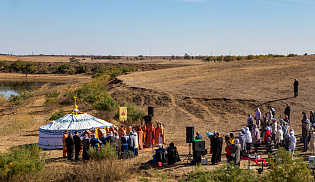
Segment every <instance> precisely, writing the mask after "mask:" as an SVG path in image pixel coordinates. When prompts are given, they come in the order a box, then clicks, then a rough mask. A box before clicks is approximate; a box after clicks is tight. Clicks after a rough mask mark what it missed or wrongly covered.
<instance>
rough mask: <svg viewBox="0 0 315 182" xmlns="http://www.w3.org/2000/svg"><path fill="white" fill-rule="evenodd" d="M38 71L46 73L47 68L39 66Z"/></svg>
mask: <svg viewBox="0 0 315 182" xmlns="http://www.w3.org/2000/svg"><path fill="white" fill-rule="evenodd" d="M38 73H40V74H46V73H48V69H47V68H45V67H43V68H40V69H39V70H38Z"/></svg>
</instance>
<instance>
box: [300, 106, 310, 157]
mask: <svg viewBox="0 0 315 182" xmlns="http://www.w3.org/2000/svg"><path fill="white" fill-rule="evenodd" d="M302 114H303V119H302V121H301V122H302V138H303V143H304V150H303V152H306V151H307V147H308V145H307V144H308V141H307V140H308V136H309V125H308V123H307V122H309V121H308V119H307V116H306V113H305V112H302Z"/></svg>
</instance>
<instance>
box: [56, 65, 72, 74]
mask: <svg viewBox="0 0 315 182" xmlns="http://www.w3.org/2000/svg"><path fill="white" fill-rule="evenodd" d="M70 69H71V65H70V64H68V63H64V64H62V65H60V66H59V67H58V72H60V73H63V74H65V73H68V72H70Z"/></svg>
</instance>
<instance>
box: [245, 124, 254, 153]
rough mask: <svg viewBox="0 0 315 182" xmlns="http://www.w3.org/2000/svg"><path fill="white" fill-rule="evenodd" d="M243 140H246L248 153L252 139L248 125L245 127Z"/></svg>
mask: <svg viewBox="0 0 315 182" xmlns="http://www.w3.org/2000/svg"><path fill="white" fill-rule="evenodd" d="M245 142H246V153H247V154H250V149H251V148H252V143H253V139H252V134H251V132H250V131H249V128H248V127H246V128H245Z"/></svg>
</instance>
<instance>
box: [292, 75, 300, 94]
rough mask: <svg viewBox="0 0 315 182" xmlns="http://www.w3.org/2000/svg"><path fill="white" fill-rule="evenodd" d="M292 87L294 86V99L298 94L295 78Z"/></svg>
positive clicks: (297, 83) (297, 84)
mask: <svg viewBox="0 0 315 182" xmlns="http://www.w3.org/2000/svg"><path fill="white" fill-rule="evenodd" d="M293 86H294V97H297V96H298V92H299V82H298V81H297V79H296V78H295V79H294V83H293Z"/></svg>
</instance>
